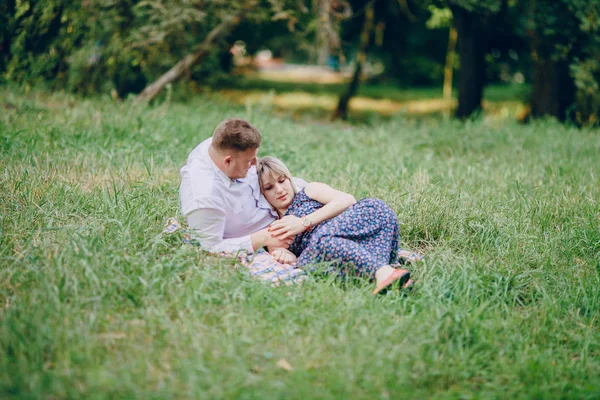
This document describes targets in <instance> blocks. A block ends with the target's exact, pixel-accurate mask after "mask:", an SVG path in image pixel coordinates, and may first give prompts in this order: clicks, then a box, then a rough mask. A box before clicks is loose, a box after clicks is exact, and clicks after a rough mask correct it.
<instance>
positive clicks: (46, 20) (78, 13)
mask: <svg viewBox="0 0 600 400" xmlns="http://www.w3.org/2000/svg"><path fill="white" fill-rule="evenodd" d="M263 3H264V4H263ZM16 5H17V7H15V9H14V10H12V12H9V13H7V14H4V13H3V16H2V18H4V19H6V20H7V24H6V26H7V28H0V34H1V35H2V36H0V43H1V42H2V41H3V40H4V38H5V37H7V38H9V39H10V40H7V42H10V44H11V46H10V48H11V51H10V56H9V57H8V61H7V62H8V64H7V66H6V67H3V60H2V59H0V72H4V74H3V75H4V78H5V79H6V80H7V81H12V82H17V83H27V84H34V85H35V84H39V83H49V84H50V85H51V86H52V87H55V88H65V89H67V90H70V91H75V92H79V93H82V94H91V93H95V92H101V93H108V92H111V91H115V92H116V93H117V94H119V95H120V96H125V95H127V93H129V92H139V91H140V90H141V89H143V87H144V86H145V85H146V84H147V83H148V82H151V81H153V80H155V79H156V78H158V77H159V76H160V75H162V74H163V73H165V72H166V71H167V70H168V69H169V68H171V67H172V66H173V65H174V64H175V63H177V62H178V61H179V60H181V59H182V58H183V57H184V56H185V55H187V54H189V53H190V52H193V51H194V50H195V49H196V47H197V46H198V44H199V43H201V42H202V40H203V39H204V38H205V37H206V35H207V34H208V32H209V31H210V30H211V29H213V28H214V27H215V26H216V25H218V23H219V22H220V21H221V20H222V18H224V17H225V16H227V15H231V14H232V13H239V14H240V16H241V17H242V18H243V19H244V20H245V21H248V22H249V23H254V24H260V23H263V22H264V21H268V20H269V19H270V18H271V17H272V16H273V13H274V12H280V11H281V10H285V9H287V7H288V6H289V4H287V3H286V2H285V1H275V0H273V1H270V2H260V1H236V2H223V1H209V2H198V1H190V0H177V1H166V0H147V1H139V0H90V1H84V2H80V1H67V2H56V1H48V2H39V1H33V0H31V1H30V0H23V1H19V2H17V3H16ZM5 7H6V6H5ZM8 11H10V10H8ZM290 15H291V14H290ZM283 18H284V16H282V15H281V13H280V14H279V17H278V19H280V20H281V19H283ZM290 18H291V17H290ZM1 21H2V20H0V22H1ZM11 33H12V35H11ZM229 45H230V43H227V42H223V43H217V44H216V45H215V51H213V52H212V53H211V54H210V55H209V56H208V57H207V58H206V60H204V63H203V64H202V65H199V66H196V67H195V68H194V69H192V70H191V71H190V73H189V77H192V78H195V79H196V80H199V81H200V82H201V83H204V84H205V83H210V82H211V81H210V80H211V79H214V78H215V76H216V77H218V75H219V73H220V72H221V71H225V72H228V68H229V67H230V62H229V63H228V62H227V56H226V54H227V52H228V48H229Z"/></svg>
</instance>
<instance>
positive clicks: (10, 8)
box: [0, 0, 15, 73]
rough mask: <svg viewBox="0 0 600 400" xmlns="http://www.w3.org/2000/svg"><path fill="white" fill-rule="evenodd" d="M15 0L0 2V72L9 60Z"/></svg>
mask: <svg viewBox="0 0 600 400" xmlns="http://www.w3.org/2000/svg"><path fill="white" fill-rule="evenodd" d="M14 18H15V0H6V1H5V2H3V4H0V73H1V72H4V70H5V69H6V65H7V64H8V63H9V61H10V46H11V42H12V35H13V29H14Z"/></svg>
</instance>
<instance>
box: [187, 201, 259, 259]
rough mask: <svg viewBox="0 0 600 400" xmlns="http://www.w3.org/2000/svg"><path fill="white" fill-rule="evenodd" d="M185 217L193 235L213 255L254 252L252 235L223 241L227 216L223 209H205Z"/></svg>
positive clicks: (197, 210)
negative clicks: (241, 251) (242, 251)
mask: <svg viewBox="0 0 600 400" xmlns="http://www.w3.org/2000/svg"><path fill="white" fill-rule="evenodd" d="M185 217H186V219H187V223H188V227H189V228H190V229H191V230H192V235H193V236H194V238H195V239H197V240H199V241H200V245H201V246H202V248H204V249H206V250H208V251H210V252H212V253H220V252H230V253H236V252H238V251H240V250H246V251H247V252H249V253H252V252H254V249H253V248H252V240H251V239H250V235H247V236H242V237H239V238H228V239H223V232H225V220H226V214H225V212H224V211H223V210H222V209H220V208H218V207H203V208H199V209H196V210H194V211H192V212H190V213H189V214H187V215H186V216H185Z"/></svg>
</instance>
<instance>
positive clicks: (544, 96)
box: [531, 59, 575, 121]
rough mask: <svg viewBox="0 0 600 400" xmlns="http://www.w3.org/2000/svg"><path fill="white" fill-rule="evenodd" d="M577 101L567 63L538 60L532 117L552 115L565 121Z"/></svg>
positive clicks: (532, 99) (532, 100)
mask: <svg viewBox="0 0 600 400" xmlns="http://www.w3.org/2000/svg"><path fill="white" fill-rule="evenodd" d="M574 100H575V84H574V83H573V79H572V78H571V76H570V75H569V65H568V63H567V62H566V61H552V60H547V59H544V60H538V61H537V62H536V65H535V78H534V83H533V90H532V93H531V116H532V117H534V118H535V117H541V116H544V115H550V116H553V117H556V118H558V119H559V120H560V121H564V120H565V119H566V118H567V108H568V107H569V106H571V105H572V104H573V102H574Z"/></svg>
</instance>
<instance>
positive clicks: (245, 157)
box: [225, 149, 258, 179]
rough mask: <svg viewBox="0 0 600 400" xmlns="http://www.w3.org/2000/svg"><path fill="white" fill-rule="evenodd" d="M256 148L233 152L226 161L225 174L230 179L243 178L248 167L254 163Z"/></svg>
mask: <svg viewBox="0 0 600 400" xmlns="http://www.w3.org/2000/svg"><path fill="white" fill-rule="evenodd" d="M257 153H258V149H248V150H246V151H239V152H234V153H233V154H231V159H230V160H229V161H226V163H225V165H226V168H227V171H226V174H227V176H228V177H229V178H230V179H241V178H245V177H246V175H247V174H248V170H249V169H250V167H252V166H253V165H255V164H256V154H257Z"/></svg>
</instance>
